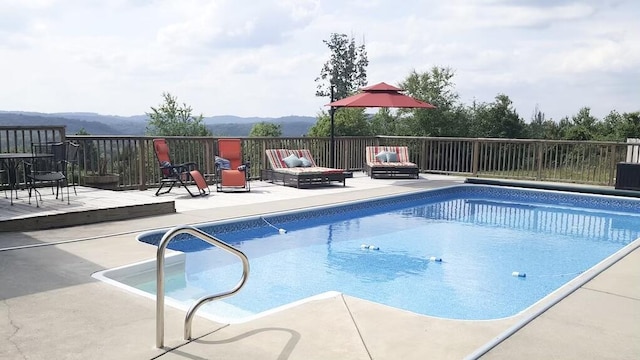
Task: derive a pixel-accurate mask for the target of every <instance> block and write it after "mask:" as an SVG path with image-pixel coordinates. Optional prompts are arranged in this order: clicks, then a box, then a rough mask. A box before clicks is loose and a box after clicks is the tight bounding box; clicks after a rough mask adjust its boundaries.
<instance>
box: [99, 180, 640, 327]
mask: <svg viewBox="0 0 640 360" xmlns="http://www.w3.org/2000/svg"><path fill="white" fill-rule="evenodd" d="M638 210H640V202H639V201H638V200H635V199H625V198H616V197H610V196H597V195H590V196H586V195H581V194H575V193H561V192H554V191H540V190H522V189H513V188H509V189H505V188H500V187H494V186H479V185H460V186H454V187H449V188H443V189H437V190H430V191H424V192H419V193H414V194H411V195H402V196H395V197H388V198H382V199H377V200H373V201H363V202H358V203H354V204H350V205H342V206H336V207H324V208H320V209H313V210H308V211H302V212H291V213H283V214H278V215H272V216H269V217H268V218H266V219H263V218H248V219H243V220H239V221H233V222H224V223H212V224H205V225H202V226H200V228H202V229H203V230H205V231H206V232H209V233H212V234H214V235H215V236H216V237H218V238H220V239H221V240H224V241H225V242H227V243H229V244H231V245H233V246H235V247H237V248H239V249H241V250H242V251H243V252H245V253H246V254H247V256H248V257H249V261H250V263H251V274H250V276H249V281H248V282H247V285H246V286H245V288H243V289H242V290H241V291H240V293H238V294H237V295H235V296H233V297H231V298H227V299H224V300H221V301H216V302H214V303H212V304H208V305H205V307H203V309H202V310H201V312H207V313H208V314H209V315H210V317H211V318H213V319H215V320H219V321H224V322H241V321H245V320H247V319H250V318H253V317H255V316H259V315H260V314H262V313H264V312H268V311H271V310H272V309H274V308H277V307H279V306H287V304H290V303H293V302H296V301H303V300H304V299H307V298H309V297H311V296H318V295H322V294H331V292H332V291H333V292H335V291H337V292H342V293H345V294H348V295H351V296H356V297H360V298H364V299H368V300H371V301H375V302H379V303H382V304H386V305H389V306H393V307H396V308H400V309H404V310H408V311H412V312H415V313H419V314H424V315H431V316H437V317H444V318H452V319H469V320H485V319H495V318H502V317H507V316H511V315H514V314H517V313H519V312H521V311H523V310H524V309H526V308H528V307H529V306H531V305H532V304H534V303H536V302H537V301H539V300H540V299H542V298H544V297H545V296H547V295H548V294H549V293H551V292H553V291H555V290H556V289H558V288H560V287H561V286H562V285H564V284H566V283H567V282H568V281H570V280H571V279H573V278H575V277H576V276H578V275H579V274H581V273H582V272H584V271H586V270H587V269H589V268H591V267H593V266H594V265H596V264H597V263H599V262H600V261H602V260H603V259H605V258H606V257H608V256H610V255H612V254H614V253H615V252H617V251H619V250H620V249H622V248H623V247H624V246H626V245H627V244H630V243H631V242H632V241H633V240H634V239H636V238H638V233H639V229H640V216H638V215H636V214H638V213H640V212H639V211H638ZM269 224H271V225H269ZM280 228H282V229H286V230H287V232H286V233H285V234H281V233H280V232H279V231H278V229H280ZM164 232H165V231H155V232H149V233H145V234H143V235H141V236H140V237H139V240H140V241H144V242H147V243H150V244H157V242H158V241H159V240H160V238H161V237H162V235H163V234H164ZM363 245H367V246H366V248H363ZM370 245H372V246H373V249H376V248H378V250H373V249H370V248H369V247H370ZM169 248H171V249H174V250H177V251H179V253H178V254H177V255H176V256H173V257H172V258H171V260H168V261H167V264H169V265H168V267H167V272H166V274H167V279H166V289H167V296H168V300H167V303H168V304H170V305H174V306H178V307H181V308H187V307H188V306H189V305H191V304H192V302H193V300H194V299H196V298H199V297H201V296H204V295H210V294H213V293H218V292H221V291H226V290H229V289H230V288H231V287H233V286H234V285H235V283H236V282H237V281H238V279H239V276H240V273H241V265H240V264H239V262H238V261H237V259H235V258H233V257H231V256H230V255H227V254H226V253H224V252H222V251H220V250H219V249H216V248H213V247H211V246H209V245H208V244H206V243H204V242H202V241H200V240H196V239H193V238H192V237H191V236H189V235H184V236H180V237H179V238H178V239H175V240H173V241H172V242H171V243H170V244H169ZM440 259H441V261H438V260H440ZM153 266H154V262H153V261H149V262H146V263H142V264H136V265H133V266H128V267H123V268H119V269H114V270H108V271H106V272H104V273H103V274H100V276H104V277H106V278H109V279H111V280H112V281H113V280H117V281H118V282H120V283H121V284H124V286H126V287H128V288H129V289H135V290H134V291H136V292H138V293H140V294H146V295H145V296H149V297H152V296H154V292H155V286H156V284H155V272H154V268H153ZM514 272H518V273H525V274H526V277H519V276H514V275H513V274H514ZM327 292H329V293H327ZM201 312H199V314H201Z"/></svg>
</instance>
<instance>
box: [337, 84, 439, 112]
mask: <svg viewBox="0 0 640 360" xmlns="http://www.w3.org/2000/svg"><path fill="white" fill-rule="evenodd" d="M401 91H402V89H400V88H397V87H395V86H392V85H389V84H387V83H384V82H381V83H379V84H376V85H372V86H368V87H365V88H362V89H361V92H360V93H358V94H355V95H353V96H349V97H346V98H344V99H340V100H337V101H334V102H332V103H329V104H327V106H331V107H393V108H422V109H434V108H435V106H433V105H431V104H429V103H427V102H424V101H420V100H418V99H414V98H412V97H411V96H407V95H404V94H402V93H400V92H401Z"/></svg>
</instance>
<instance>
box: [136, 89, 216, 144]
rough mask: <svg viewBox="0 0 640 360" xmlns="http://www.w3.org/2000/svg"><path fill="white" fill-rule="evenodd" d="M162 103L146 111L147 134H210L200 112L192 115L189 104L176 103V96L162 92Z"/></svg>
mask: <svg viewBox="0 0 640 360" xmlns="http://www.w3.org/2000/svg"><path fill="white" fill-rule="evenodd" d="M162 98H163V99H164V103H162V104H160V105H159V106H158V107H157V108H155V107H151V112H148V113H146V115H147V116H148V117H149V120H148V121H147V135H159V136H211V131H209V129H207V127H206V125H205V124H204V118H203V116H202V114H200V115H199V116H193V115H192V112H193V110H192V109H191V107H190V106H187V104H184V103H183V104H182V106H180V105H179V104H178V98H177V97H175V96H172V95H171V94H170V93H168V92H165V93H162Z"/></svg>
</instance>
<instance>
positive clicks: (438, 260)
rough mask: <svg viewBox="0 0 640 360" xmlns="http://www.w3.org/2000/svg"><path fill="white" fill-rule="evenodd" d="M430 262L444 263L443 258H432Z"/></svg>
mask: <svg viewBox="0 0 640 360" xmlns="http://www.w3.org/2000/svg"><path fill="white" fill-rule="evenodd" d="M429 261H435V262H442V258H439V257H435V256H432V257H430V258H429Z"/></svg>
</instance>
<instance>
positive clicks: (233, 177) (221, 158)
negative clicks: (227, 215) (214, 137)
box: [215, 139, 251, 192]
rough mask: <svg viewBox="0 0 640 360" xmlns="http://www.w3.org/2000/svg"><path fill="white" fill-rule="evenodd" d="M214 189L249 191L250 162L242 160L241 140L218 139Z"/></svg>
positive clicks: (219, 190)
mask: <svg viewBox="0 0 640 360" xmlns="http://www.w3.org/2000/svg"><path fill="white" fill-rule="evenodd" d="M215 163H216V178H217V180H218V181H217V183H216V191H218V192H221V191H237V190H243V191H251V186H250V184H249V169H250V166H251V164H250V163H249V162H243V161H242V140H240V139H219V140H218V156H216V161H215Z"/></svg>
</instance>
